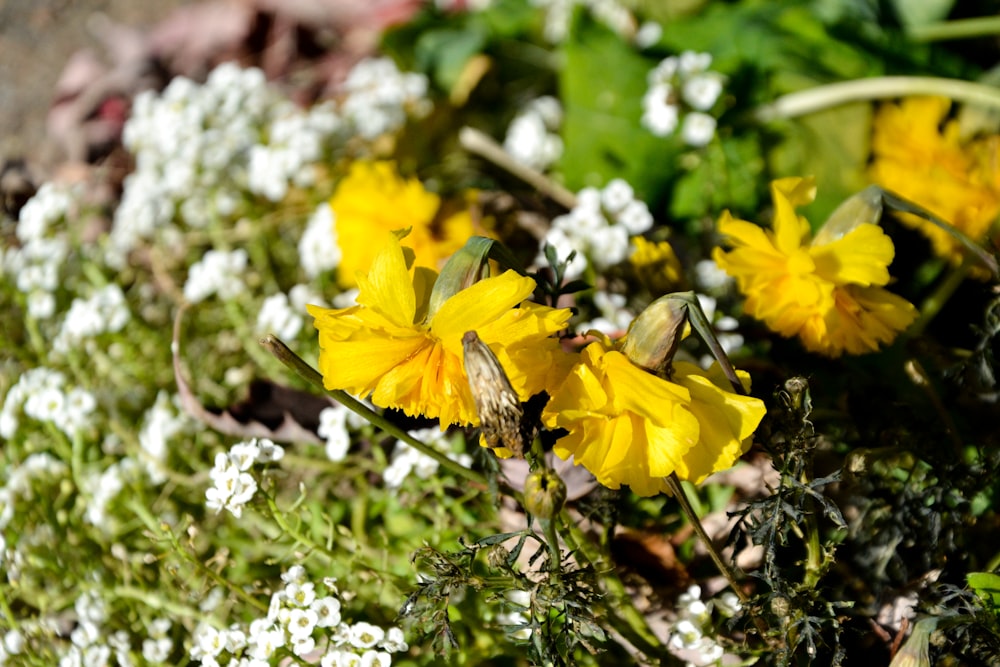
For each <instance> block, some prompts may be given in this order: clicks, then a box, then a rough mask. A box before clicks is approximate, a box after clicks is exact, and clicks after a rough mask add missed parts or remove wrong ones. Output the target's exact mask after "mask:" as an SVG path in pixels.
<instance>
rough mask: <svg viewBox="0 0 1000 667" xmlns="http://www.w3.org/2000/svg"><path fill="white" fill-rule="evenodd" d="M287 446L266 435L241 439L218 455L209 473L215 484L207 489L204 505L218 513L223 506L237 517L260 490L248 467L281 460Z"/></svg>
mask: <svg viewBox="0 0 1000 667" xmlns="http://www.w3.org/2000/svg"><path fill="white" fill-rule="evenodd" d="M284 455H285V450H284V449H283V448H282V447H281V446H280V445H276V444H274V443H273V442H272V441H270V440H268V439H267V438H253V439H252V440H247V441H244V442H238V443H236V444H235V445H233V446H232V447H230V448H229V451H228V452H219V453H218V454H216V455H215V465H214V466H213V467H212V470H211V471H209V473H208V475H209V477H211V478H212V482H213V483H214V486H212V487H210V488H209V489H207V490H206V491H205V507H207V508H208V509H210V510H215V513H216V514H218V513H219V512H221V511H222V510H223V509H227V510H229V513H230V514H232V515H233V516H235V517H240V516H242V515H243V507H244V505H246V504H247V503H248V502H250V499H251V498H253V495H254V494H255V493H257V480H256V479H254V477H253V475H251V474H250V473H249V472H248V471H249V470H250V469H251V468H252V467H253V464H254V463H270V462H272V461H279V460H280V459H281V458H282V457H283V456H284Z"/></svg>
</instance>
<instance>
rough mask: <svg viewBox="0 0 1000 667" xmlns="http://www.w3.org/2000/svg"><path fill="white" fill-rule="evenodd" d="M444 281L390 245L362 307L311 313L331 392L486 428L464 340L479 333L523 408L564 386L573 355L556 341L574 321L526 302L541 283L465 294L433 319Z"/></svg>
mask: <svg viewBox="0 0 1000 667" xmlns="http://www.w3.org/2000/svg"><path fill="white" fill-rule="evenodd" d="M436 277H437V274H436V273H435V272H434V271H431V270H430V269H426V268H421V267H414V266H413V265H412V262H409V261H407V257H406V254H404V249H403V247H402V246H401V245H400V243H399V241H398V240H397V239H396V238H395V237H390V239H389V242H388V245H386V246H384V247H383V248H382V249H381V250H380V252H379V253H378V254H377V255H376V256H375V258H374V260H373V262H372V266H371V270H370V271H369V272H368V274H367V276H366V275H360V276H359V280H358V288H359V290H360V293H359V295H358V297H357V302H358V305H357V306H353V307H350V308H343V309H327V308H320V307H318V306H309V313H310V314H311V315H312V316H313V317H314V318H315V320H316V322H315V324H316V328H317V329H318V330H319V345H320V356H319V368H320V371H321V372H322V374H323V383H324V385H325V386H326V387H327V389H342V390H344V391H347V392H349V393H351V394H354V395H356V396H368V395H369V394H371V400H372V402H373V403H374V404H375V405H378V406H380V407H384V408H396V409H399V410H402V411H403V412H405V413H406V414H408V415H423V416H425V417H432V418H439V419H440V420H441V427H442V428H444V427H446V426H447V425H448V424H471V425H476V424H478V423H479V420H478V417H477V415H476V406H475V402H474V400H473V397H472V394H471V392H470V390H469V382H468V379H467V378H466V375H465V370H464V368H463V364H462V359H463V349H462V336H463V335H464V334H465V332H467V331H475V332H476V333H477V334H478V335H479V338H480V339H481V340H482V341H483V342H484V343H486V345H488V346H489V348H490V350H492V351H493V353H494V354H495V355H496V357H497V359H498V360H499V361H500V364H501V365H502V366H503V368H504V370H505V371H506V373H507V375H508V377H509V379H510V382H511V385H512V386H513V388H514V390H515V391H516V392H517V394H518V397H519V398H520V399H521V400H527V399H528V398H529V397H530V396H532V395H533V394H536V393H538V392H540V391H542V390H543V389H547V388H549V387H551V386H552V385H553V384H554V383H555V382H557V381H558V380H559V379H561V378H559V377H558V369H559V368H560V367H565V365H563V366H560V364H559V363H557V361H558V357H561V356H563V355H564V353H563V352H562V350H561V348H560V347H559V342H558V340H557V339H556V338H554V337H553V334H555V333H556V332H558V331H560V330H561V329H563V328H564V327H565V326H566V322H567V321H568V320H569V317H570V311H569V310H566V309H559V310H556V309H553V308H548V307H545V306H539V305H537V304H533V303H530V302H526V301H525V299H527V298H528V297H530V296H531V294H532V292H533V291H534V289H535V282H534V281H533V280H532V279H531V278H526V277H524V276H519V275H518V274H517V273H516V272H514V271H507V272H506V273H504V274H502V275H500V276H495V277H491V278H486V279H484V280H480V281H479V282H477V283H475V284H473V285H472V286H470V287H468V288H466V289H464V290H461V291H459V292H457V293H455V294H454V295H453V296H451V297H450V298H448V299H447V300H446V301H445V302H444V303H443V304H442V305H441V307H440V308H439V309H438V310H437V312H436V313H434V314H433V315H432V316H430V317H429V318H428V306H429V303H430V295H431V288H432V287H433V283H434V280H435V279H436ZM517 306H520V307H517Z"/></svg>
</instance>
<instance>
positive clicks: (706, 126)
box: [642, 51, 723, 147]
mask: <svg viewBox="0 0 1000 667" xmlns="http://www.w3.org/2000/svg"><path fill="white" fill-rule="evenodd" d="M711 64H712V54H710V53H695V52H694V51H684V52H683V53H681V54H680V55H679V56H671V57H669V58H666V59H664V60H663V61H661V62H660V64H659V65H657V66H656V67H655V68H653V69H652V70H651V71H650V72H649V74H648V75H647V77H646V78H647V82H648V83H649V88H648V89H647V90H646V94H645V96H644V97H643V98H642V109H643V113H642V124H643V126H644V127H645V128H646V129H648V130H649V131H650V132H652V133H653V134H655V135H656V136H658V137H666V136H670V135H672V134H673V133H674V132H675V131H677V127H678V126H680V128H681V140H682V141H683V142H684V143H685V144H687V145H689V146H695V147H700V146H705V145H706V144H708V142H709V141H711V140H712V137H714V136H715V126H716V121H715V118H714V117H713V116H711V115H710V114H708V113H707V112H708V111H710V110H711V108H712V107H713V106H715V103H716V101H718V99H719V95H720V94H721V93H722V83H723V77H722V75H721V74H719V73H718V72H713V71H710V70H709V69H708V68H709V67H710V66H711ZM682 115H683V119H682V118H681V116H682Z"/></svg>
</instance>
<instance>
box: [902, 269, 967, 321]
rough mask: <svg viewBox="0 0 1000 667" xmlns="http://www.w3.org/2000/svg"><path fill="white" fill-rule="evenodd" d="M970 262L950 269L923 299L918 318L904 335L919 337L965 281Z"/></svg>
mask: <svg viewBox="0 0 1000 667" xmlns="http://www.w3.org/2000/svg"><path fill="white" fill-rule="evenodd" d="M969 269H970V262H969V260H967V259H966V260H964V261H963V262H962V264H961V265H960V266H958V267H956V268H953V269H951V270H950V271H949V272H948V274H947V275H946V276H945V279H944V280H943V281H941V283H940V284H939V285H938V286H937V287H936V288H935V289H934V291H933V292H932V293H931V295H930V296H928V297H927V298H926V299H924V302H923V303H922V304H920V316H919V317H917V319H916V320H915V321H914V322H913V324H911V325H910V326H909V328H908V329H907V331H906V335H907V336H908V337H910V338H912V337H916V336H919V335H920V334H921V333H923V331H924V329H925V328H926V327H927V325H928V324H930V323H931V320H933V319H934V318H935V317H936V316H937V314H938V313H939V312H940V311H941V309H942V308H943V307H944V305H945V304H946V303H948V299H950V298H951V295H952V294H954V292H955V290H957V289H958V287H959V285H961V284H962V282H963V281H964V280H965V278H966V276H968V275H969Z"/></svg>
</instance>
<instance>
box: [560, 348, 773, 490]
mask: <svg viewBox="0 0 1000 667" xmlns="http://www.w3.org/2000/svg"><path fill="white" fill-rule="evenodd" d="M673 369H674V374H673V381H668V380H664V379H662V378H660V377H657V376H655V375H653V374H652V373H648V372H646V371H645V370H643V369H642V368H639V367H638V366H636V365H635V364H633V363H632V362H631V361H629V358H628V357H626V356H625V355H624V354H623V353H622V352H620V351H618V350H616V349H614V348H613V347H612V346H611V344H610V341H607V340H604V341H597V342H594V343H591V344H590V345H588V346H587V347H586V348H584V349H583V351H582V352H581V353H580V361H579V362H578V363H577V364H576V365H575V366H574V367H573V369H572V371H571V372H570V374H569V376H567V378H566V380H565V381H564V382H563V383H562V385H561V386H560V388H559V389H558V390H556V391H555V392H554V393H553V395H552V398H551V399H550V400H549V403H548V405H546V407H545V410H544V411H543V412H542V422H543V423H544V424H545V426H547V427H548V428H550V429H555V428H563V429H566V430H567V431H568V434H567V435H566V436H564V437H562V438H560V439H559V440H558V441H557V442H556V445H555V452H556V454H557V455H559V456H560V457H562V458H564V459H566V458H569V457H570V456H573V460H574V462H575V463H576V464H578V465H582V466H584V467H585V468H587V470H589V471H590V472H592V473H593V474H594V476H595V477H596V478H597V480H598V481H599V482H600V483H601V484H603V485H604V486H607V487H609V488H612V489H617V488H619V487H620V486H621V485H622V484H626V485H628V486H630V487H631V488H632V490H633V491H634V492H635V493H637V494H639V495H641V496H651V495H655V494H657V493H660V492H665V491H667V490H668V489H667V484H666V482H665V481H664V478H665V477H668V476H669V475H670V474H671V473H674V472H676V473H677V476H678V477H680V478H681V479H686V480H691V481H695V482H700V481H701V480H703V479H704V478H705V477H707V476H708V475H710V474H711V473H713V472H717V471H719V470H724V469H726V468H729V467H731V466H732V465H733V464H734V463H736V460H737V459H738V458H739V457H740V455H741V454H742V453H743V452H745V451H746V449H747V448H748V447H749V445H750V436H751V435H752V434H753V432H754V430H755V429H756V428H757V425H758V424H759V423H760V420H761V419H763V417H764V413H765V408H764V404H763V402H762V401H760V400H759V399H756V398H752V397H749V396H741V395H739V394H735V393H733V392H731V391H726V390H725V389H723V387H726V386H727V385H728V383H727V381H726V380H725V378H724V377H723V376H722V374H721V371H718V370H717V367H715V368H713V371H714V372H713V373H712V374H711V375H706V374H705V373H704V372H702V371H701V370H700V369H699V368H698V367H697V366H694V365H692V364H688V363H676V364H674V366H673ZM739 376H740V379H741V381H743V383H744V385H745V386H748V385H749V381H750V378H749V376H748V375H747V374H746V373H741V372H740V373H739Z"/></svg>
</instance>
